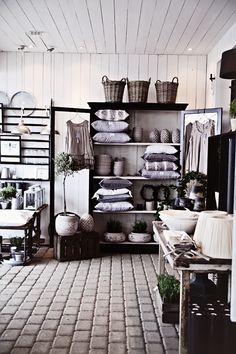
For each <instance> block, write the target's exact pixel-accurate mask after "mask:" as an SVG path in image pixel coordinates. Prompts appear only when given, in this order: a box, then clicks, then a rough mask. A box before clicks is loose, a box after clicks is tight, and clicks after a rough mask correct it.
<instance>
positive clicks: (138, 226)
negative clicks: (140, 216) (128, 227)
mask: <svg viewBox="0 0 236 354" xmlns="http://www.w3.org/2000/svg"><path fill="white" fill-rule="evenodd" d="M146 230H147V223H146V221H144V220H138V221H136V222H135V224H134V225H133V230H132V232H131V233H130V234H129V235H128V238H129V241H131V242H137V243H140V242H144V243H145V242H150V241H151V238H152V237H151V235H150V234H149V233H147V232H146Z"/></svg>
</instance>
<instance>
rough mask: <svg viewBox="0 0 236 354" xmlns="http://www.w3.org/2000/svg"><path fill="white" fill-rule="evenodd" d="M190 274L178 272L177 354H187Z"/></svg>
mask: <svg viewBox="0 0 236 354" xmlns="http://www.w3.org/2000/svg"><path fill="white" fill-rule="evenodd" d="M189 290H190V272H189V271H185V270H182V271H180V309H179V311H180V313H179V354H187V353H188V340H187V338H188V333H187V331H188V305H189Z"/></svg>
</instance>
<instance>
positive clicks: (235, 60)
mask: <svg viewBox="0 0 236 354" xmlns="http://www.w3.org/2000/svg"><path fill="white" fill-rule="evenodd" d="M220 77H221V78H222V79H231V80H233V79H236V48H235V47H234V48H232V49H230V50H226V51H225V52H223V53H222V57H221V66H220Z"/></svg>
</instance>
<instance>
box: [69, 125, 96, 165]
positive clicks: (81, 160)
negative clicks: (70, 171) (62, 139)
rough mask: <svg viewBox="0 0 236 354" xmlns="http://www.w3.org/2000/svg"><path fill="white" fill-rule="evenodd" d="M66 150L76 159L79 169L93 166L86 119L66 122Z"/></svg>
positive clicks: (90, 141)
mask: <svg viewBox="0 0 236 354" xmlns="http://www.w3.org/2000/svg"><path fill="white" fill-rule="evenodd" d="M66 125H67V133H66V150H67V153H68V154H70V155H72V157H73V158H74V159H75V160H76V162H77V164H78V167H79V169H84V168H93V167H94V153H93V145H92V140H91V137H90V134H89V129H88V121H87V120H84V121H83V122H81V123H73V122H72V121H71V120H68V121H67V122H66Z"/></svg>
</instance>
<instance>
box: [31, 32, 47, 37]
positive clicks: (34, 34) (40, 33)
mask: <svg viewBox="0 0 236 354" xmlns="http://www.w3.org/2000/svg"><path fill="white" fill-rule="evenodd" d="M43 33H44V32H43V31H29V34H30V36H42V34H43Z"/></svg>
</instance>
